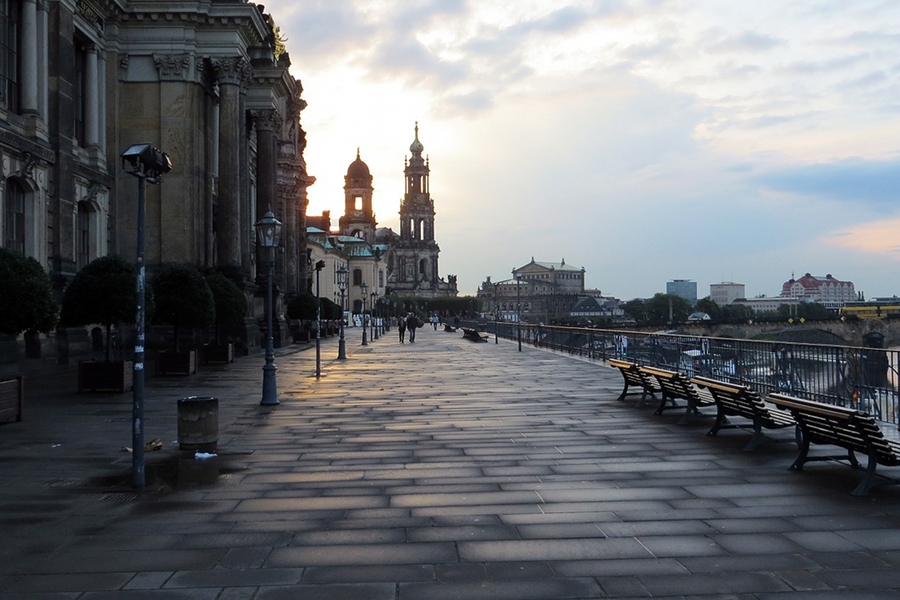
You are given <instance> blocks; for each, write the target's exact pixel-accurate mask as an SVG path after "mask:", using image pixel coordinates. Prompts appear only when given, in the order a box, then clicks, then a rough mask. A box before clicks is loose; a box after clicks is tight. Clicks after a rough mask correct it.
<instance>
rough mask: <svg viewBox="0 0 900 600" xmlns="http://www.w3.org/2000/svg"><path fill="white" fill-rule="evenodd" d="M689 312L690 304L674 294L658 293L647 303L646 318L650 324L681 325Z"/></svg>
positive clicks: (690, 310) (690, 309)
mask: <svg viewBox="0 0 900 600" xmlns="http://www.w3.org/2000/svg"><path fill="white" fill-rule="evenodd" d="M691 312H692V307H691V303H690V302H688V301H687V300H685V299H684V298H682V297H681V296H676V295H674V294H662V293H659V294H656V295H654V296H653V297H652V298H650V300H648V301H647V316H648V317H649V319H650V321H652V322H659V323H681V322H682V321H685V320H687V317H688V315H689V314H691Z"/></svg>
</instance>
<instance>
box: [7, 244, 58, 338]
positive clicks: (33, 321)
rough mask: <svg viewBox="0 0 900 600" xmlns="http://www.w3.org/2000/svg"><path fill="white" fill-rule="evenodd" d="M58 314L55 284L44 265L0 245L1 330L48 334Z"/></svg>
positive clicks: (16, 332) (8, 333) (16, 333)
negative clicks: (54, 293)
mask: <svg viewBox="0 0 900 600" xmlns="http://www.w3.org/2000/svg"><path fill="white" fill-rule="evenodd" d="M58 316H59V306H58V305H57V303H56V299H55V298H54V296H53V284H52V283H51V282H50V277H49V276H48V275H47V273H46V271H44V268H43V267H41V264H40V263H39V262H38V261H36V260H35V259H33V258H31V257H27V256H25V255H24V254H20V253H18V252H13V251H12V250H7V249H6V248H0V333H5V334H7V335H12V336H17V335H19V334H20V333H22V332H24V331H39V332H41V333H47V332H49V331H51V330H52V329H53V328H54V327H56V322H57V320H58Z"/></svg>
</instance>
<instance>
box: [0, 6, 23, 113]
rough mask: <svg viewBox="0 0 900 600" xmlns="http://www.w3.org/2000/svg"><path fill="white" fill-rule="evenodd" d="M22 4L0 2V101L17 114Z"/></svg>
mask: <svg viewBox="0 0 900 600" xmlns="http://www.w3.org/2000/svg"><path fill="white" fill-rule="evenodd" d="M21 10H22V3H21V2H20V1H19V0H0V101H2V102H4V103H5V104H6V108H7V110H9V111H10V112H13V113H17V112H19V32H20V31H21V29H20V27H19V24H20V23H21Z"/></svg>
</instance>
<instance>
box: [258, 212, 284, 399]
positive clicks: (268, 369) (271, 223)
mask: <svg viewBox="0 0 900 600" xmlns="http://www.w3.org/2000/svg"><path fill="white" fill-rule="evenodd" d="M255 227H256V239H257V243H258V244H259V246H260V247H261V248H265V249H266V251H267V253H268V260H267V261H266V267H267V271H268V274H267V276H266V364H265V365H264V366H263V386H262V399H261V400H260V402H259V403H260V405H261V406H275V405H277V404H279V402H278V382H277V381H276V379H275V372H276V371H277V368H276V367H275V348H274V341H273V339H272V312H273V311H272V275H273V273H274V271H275V248H277V247H278V241H279V238H280V237H281V221H279V220H278V219H276V218H275V215H273V214H272V211H271V210H269V211H267V212H266V214H265V215H263V218H262V219H260V220H259V221H258V222H257V223H256V225H255Z"/></svg>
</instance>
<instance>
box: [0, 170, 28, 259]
mask: <svg viewBox="0 0 900 600" xmlns="http://www.w3.org/2000/svg"><path fill="white" fill-rule="evenodd" d="M3 247H4V248H7V249H9V250H14V251H16V252H21V253H22V254H25V191H24V190H23V189H22V187H21V186H20V185H19V184H18V183H16V181H15V180H14V179H7V180H6V206H5V209H4V214H3Z"/></svg>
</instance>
